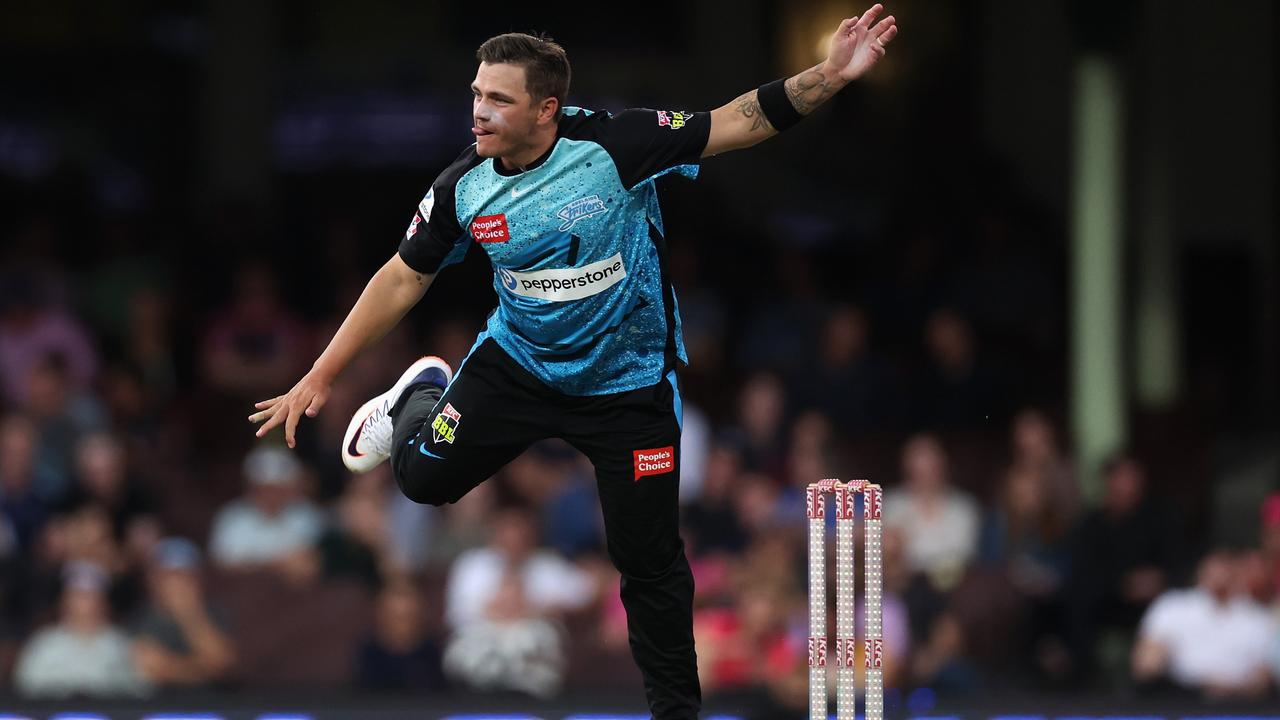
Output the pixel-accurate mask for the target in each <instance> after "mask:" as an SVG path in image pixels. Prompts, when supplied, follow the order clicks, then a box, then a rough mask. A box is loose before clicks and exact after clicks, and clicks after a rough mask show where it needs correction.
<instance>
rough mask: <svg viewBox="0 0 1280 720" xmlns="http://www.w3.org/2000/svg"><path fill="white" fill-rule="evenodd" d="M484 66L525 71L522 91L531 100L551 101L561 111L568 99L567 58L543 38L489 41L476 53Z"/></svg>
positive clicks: (500, 37)
mask: <svg viewBox="0 0 1280 720" xmlns="http://www.w3.org/2000/svg"><path fill="white" fill-rule="evenodd" d="M476 59H477V60H479V61H480V62H484V63H490V64H495V63H509V64H511V65H519V66H521V67H523V68H524V77H525V88H526V89H527V90H528V91H529V94H530V95H532V96H533V98H534V100H541V99H543V98H549V97H554V98H555V99H556V100H558V101H559V102H560V107H561V108H562V109H563V108H564V103H565V99H566V98H567V97H568V96H569V56H568V55H566V54H565V52H564V48H562V47H560V46H559V45H558V44H556V43H555V42H554V41H553V40H552V39H551V38H549V37H546V36H544V35H540V36H537V37H535V36H533V35H527V34H525V33H506V34H505V35H498V36H496V37H491V38H489V39H488V40H485V41H484V44H482V45H481V46H480V49H479V50H476Z"/></svg>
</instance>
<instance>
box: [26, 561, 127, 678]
mask: <svg viewBox="0 0 1280 720" xmlns="http://www.w3.org/2000/svg"><path fill="white" fill-rule="evenodd" d="M107 581H108V580H107V573H106V572H105V571H104V570H103V569H102V568H100V567H98V566H95V565H93V564H91V563H72V564H70V565H68V566H67V568H66V571H65V573H64V589H63V591H62V602H61V612H60V615H59V620H58V622H57V624H55V625H52V626H49V627H46V628H44V629H43V630H40V631H39V632H37V633H36V634H35V635H34V636H33V637H32V638H31V640H29V641H28V642H27V645H26V647H24V648H23V650H22V654H21V655H20V657H19V658H18V665H17V668H16V669H15V671H14V687H15V689H16V690H17V691H18V693H19V694H20V695H23V696H25V697H35V698H67V697H74V696H81V695H89V696H93V697H119V696H136V695H142V694H145V693H146V692H147V691H148V690H149V687H148V684H147V682H146V681H145V680H143V679H142V678H140V677H138V675H137V674H136V673H135V672H134V670H133V666H132V664H131V663H130V662H129V641H128V638H127V637H126V636H125V634H124V633H123V632H121V631H120V630H119V629H118V628H116V627H115V626H114V625H112V624H111V622H110V619H109V617H108V611H107V598H106V584H107Z"/></svg>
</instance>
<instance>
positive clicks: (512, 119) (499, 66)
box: [471, 63, 547, 157]
mask: <svg viewBox="0 0 1280 720" xmlns="http://www.w3.org/2000/svg"><path fill="white" fill-rule="evenodd" d="M471 95H472V102H471V120H472V125H473V126H472V128H471V132H472V133H473V134H474V135H475V137H476V153H477V154H478V155H480V157H503V156H510V155H514V154H516V153H518V152H520V151H521V150H522V149H523V148H525V147H527V146H528V145H530V144H531V140H532V137H533V131H534V128H535V127H537V124H538V118H539V112H540V111H541V110H542V109H543V108H544V106H545V105H546V102H547V100H546V99H543V100H541V101H537V102H535V100H534V98H533V97H532V96H531V95H530V94H529V91H528V90H526V89H525V73H524V68H523V67H521V66H520V65H509V64H506V63H494V64H490V63H480V69H479V70H478V71H476V79H475V81H474V82H472V83H471Z"/></svg>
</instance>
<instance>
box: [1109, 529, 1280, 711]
mask: <svg viewBox="0 0 1280 720" xmlns="http://www.w3.org/2000/svg"><path fill="white" fill-rule="evenodd" d="M1242 579H1243V578H1242V573H1241V568H1240V558H1239V557H1238V556H1237V555H1236V554H1234V553H1232V552H1231V551H1228V550H1215V551H1213V552H1211V553H1209V554H1208V555H1207V556H1205V558H1204V559H1203V560H1201V561H1200V566H1199V567H1198V568H1197V572H1196V585H1195V587H1192V588H1188V589H1180V590H1169V591H1166V592H1164V593H1163V594H1161V595H1160V596H1159V597H1157V598H1156V599H1155V601H1154V602H1153V603H1151V606H1150V607H1149V608H1147V612H1146V614H1145V615H1144V616H1143V618H1142V623H1141V625H1140V626H1139V628H1138V640H1137V642H1136V643H1135V644H1134V648H1133V655H1132V657H1131V668H1132V672H1133V677H1134V680H1136V681H1137V682H1138V683H1139V684H1140V685H1144V686H1148V687H1158V686H1160V685H1161V684H1162V683H1172V685H1174V686H1176V687H1179V688H1182V689H1186V690H1191V691H1194V692H1196V693H1198V694H1201V695H1203V696H1204V697H1206V698H1210V699H1219V700H1221V699H1231V698H1236V699H1256V698H1262V697H1265V696H1266V694H1267V692H1268V691H1269V690H1270V687H1271V667H1270V664H1271V662H1272V661H1273V658H1274V657H1275V656H1276V653H1277V643H1278V642H1280V628H1278V627H1277V624H1276V619H1275V617H1274V616H1273V615H1272V614H1270V613H1269V612H1268V611H1267V609H1266V608H1265V607H1263V606H1262V605H1261V604H1259V603H1258V602H1257V601H1255V600H1254V599H1253V598H1251V597H1249V595H1248V593H1247V592H1246V591H1245V588H1244V587H1243V583H1242Z"/></svg>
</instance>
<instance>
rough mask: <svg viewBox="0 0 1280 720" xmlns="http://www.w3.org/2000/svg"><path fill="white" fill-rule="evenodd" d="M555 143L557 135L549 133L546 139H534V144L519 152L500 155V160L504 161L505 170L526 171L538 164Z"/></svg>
mask: <svg viewBox="0 0 1280 720" xmlns="http://www.w3.org/2000/svg"><path fill="white" fill-rule="evenodd" d="M555 144H556V136H555V135H554V134H552V135H548V136H547V137H546V138H544V139H539V140H536V141H534V143H533V144H531V145H528V146H526V147H525V148H524V149H523V150H521V151H520V152H517V153H515V154H514V155H503V156H501V157H499V158H498V160H499V161H500V162H501V163H502V167H503V169H504V170H508V171H510V172H513V173H515V172H525V171H526V170H528V169H529V168H530V167H531V166H533V165H536V164H537V162H538V161H539V160H541V159H543V156H544V155H546V154H547V152H548V151H550V150H551V146H552V145H555Z"/></svg>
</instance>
